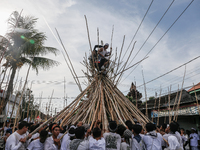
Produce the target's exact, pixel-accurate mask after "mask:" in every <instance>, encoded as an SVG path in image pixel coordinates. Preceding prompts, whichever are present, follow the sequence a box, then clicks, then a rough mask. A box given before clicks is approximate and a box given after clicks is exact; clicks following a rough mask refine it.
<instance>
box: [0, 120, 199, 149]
mask: <svg viewBox="0 0 200 150" xmlns="http://www.w3.org/2000/svg"><path fill="white" fill-rule="evenodd" d="M41 124H42V123H35V124H33V123H27V122H25V121H22V122H20V123H19V124H18V125H17V126H16V128H15V129H14V130H13V124H9V123H6V125H5V127H4V128H1V129H0V131H2V132H3V136H2V137H3V139H4V145H5V146H4V147H5V150H163V149H164V150H198V149H199V134H198V132H197V130H196V129H195V128H192V129H191V130H190V131H189V130H186V132H185V130H184V129H183V128H180V127H179V124H178V123H177V122H171V123H170V124H169V125H167V124H163V125H161V126H156V125H155V124H153V123H147V124H146V125H145V126H142V125H140V124H139V123H137V122H134V123H132V122H131V121H129V120H128V121H126V122H125V124H124V125H123V124H117V123H116V122H115V121H110V122H109V124H108V130H107V131H106V130H105V129H103V128H102V124H101V121H99V120H97V121H95V123H94V124H93V125H92V126H90V125H89V124H83V122H81V121H80V122H78V123H77V124H76V125H69V126H67V125H66V126H64V127H60V125H59V124H57V123H51V124H49V125H44V126H43V125H42V127H41V126H40V125H41ZM38 127H40V128H39V130H38V131H37V133H35V134H33V135H31V134H30V133H32V132H33V131H34V130H35V129H37V128H38ZM12 131H14V132H13V133H12Z"/></svg>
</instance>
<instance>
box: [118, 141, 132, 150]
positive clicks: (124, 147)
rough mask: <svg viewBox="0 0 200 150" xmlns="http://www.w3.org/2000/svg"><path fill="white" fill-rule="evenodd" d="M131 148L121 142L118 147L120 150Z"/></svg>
mask: <svg viewBox="0 0 200 150" xmlns="http://www.w3.org/2000/svg"><path fill="white" fill-rule="evenodd" d="M130 149H131V146H130V145H128V144H127V143H126V142H122V143H121V146H120V150H130Z"/></svg>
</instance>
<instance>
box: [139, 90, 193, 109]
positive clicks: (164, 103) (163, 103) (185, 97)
mask: <svg viewBox="0 0 200 150" xmlns="http://www.w3.org/2000/svg"><path fill="white" fill-rule="evenodd" d="M179 94H180V91H178V95H177V92H174V93H172V94H170V106H171V107H172V106H173V105H174V103H175V100H176V95H177V101H178V100H179ZM193 102H196V99H195V97H193V96H191V95H190V94H189V93H188V92H187V91H186V90H183V91H182V96H181V100H180V104H186V103H193ZM158 103H159V98H157V99H156V107H155V108H156V109H157V108H158ZM147 105H148V108H147V109H154V105H155V99H152V100H148V101H147ZM166 107H169V103H168V95H164V96H162V97H161V98H160V108H166ZM140 109H145V105H144V106H143V107H141V108H140Z"/></svg>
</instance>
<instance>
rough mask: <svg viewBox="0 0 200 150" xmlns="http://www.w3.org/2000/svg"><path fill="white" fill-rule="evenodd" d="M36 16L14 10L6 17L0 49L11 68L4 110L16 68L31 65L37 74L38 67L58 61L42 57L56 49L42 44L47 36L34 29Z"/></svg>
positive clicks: (47, 66) (45, 68) (46, 66)
mask: <svg viewBox="0 0 200 150" xmlns="http://www.w3.org/2000/svg"><path fill="white" fill-rule="evenodd" d="M36 23H37V18H35V17H33V16H21V15H20V14H19V13H18V12H17V11H14V12H13V13H12V14H11V16H10V18H9V19H8V32H7V34H6V35H5V37H3V36H1V37H0V39H2V40H1V41H2V42H0V45H1V46H0V51H1V54H3V57H4V58H5V59H6V64H9V66H11V69H12V73H11V77H10V81H9V85H8V88H7V94H6V99H5V101H4V104H3V106H2V107H1V109H0V113H1V112H2V110H4V108H5V106H6V103H7V101H8V99H9V96H10V94H11V93H12V92H13V81H14V78H15V74H16V70H17V69H18V68H21V67H22V66H23V65H31V66H32V69H34V70H36V73H37V74H38V70H39V69H43V70H47V69H50V68H51V67H53V66H57V65H58V64H59V63H58V62H57V61H54V60H52V59H49V58H45V57H43V56H44V55H47V54H49V53H52V54H54V55H56V54H57V53H58V50H57V49H56V48H53V47H47V46H45V45H44V43H45V41H46V40H47V37H46V35H45V33H43V32H39V31H38V30H37V29H35V25H36Z"/></svg>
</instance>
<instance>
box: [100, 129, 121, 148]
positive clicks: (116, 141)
mask: <svg viewBox="0 0 200 150" xmlns="http://www.w3.org/2000/svg"><path fill="white" fill-rule="evenodd" d="M103 137H104V139H105V141H106V150H120V144H121V137H120V135H119V134H116V133H112V132H109V133H104V134H103Z"/></svg>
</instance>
